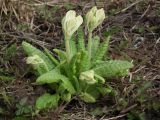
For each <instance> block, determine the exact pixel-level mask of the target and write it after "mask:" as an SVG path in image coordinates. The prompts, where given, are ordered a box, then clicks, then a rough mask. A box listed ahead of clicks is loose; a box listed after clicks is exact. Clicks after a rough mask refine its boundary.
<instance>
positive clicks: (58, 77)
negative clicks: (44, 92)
mask: <svg viewBox="0 0 160 120" xmlns="http://www.w3.org/2000/svg"><path fill="white" fill-rule="evenodd" d="M59 82H61V84H62V85H63V87H64V88H65V89H66V90H68V91H69V92H70V93H71V94H74V93H75V89H74V87H73V85H72V83H71V82H70V80H69V79H68V78H67V77H65V76H64V75H62V74H61V73H60V72H59V70H57V69H54V70H52V71H50V72H47V73H45V74H43V75H41V76H40V77H38V79H37V80H36V83H37V84H38V85H42V84H51V83H59Z"/></svg>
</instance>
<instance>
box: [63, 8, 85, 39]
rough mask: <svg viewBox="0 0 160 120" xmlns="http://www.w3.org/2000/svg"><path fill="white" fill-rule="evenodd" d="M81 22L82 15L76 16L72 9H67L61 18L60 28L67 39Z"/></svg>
mask: <svg viewBox="0 0 160 120" xmlns="http://www.w3.org/2000/svg"><path fill="white" fill-rule="evenodd" d="M82 23H83V18H82V16H80V15H79V16H77V17H76V12H75V11H74V10H70V11H68V12H67V13H66V16H65V17H64V18H63V19H62V28H63V31H64V35H65V37H66V38H67V39H70V38H71V36H72V35H73V33H74V32H75V31H76V30H77V29H78V28H79V26H80V25H81V24H82Z"/></svg>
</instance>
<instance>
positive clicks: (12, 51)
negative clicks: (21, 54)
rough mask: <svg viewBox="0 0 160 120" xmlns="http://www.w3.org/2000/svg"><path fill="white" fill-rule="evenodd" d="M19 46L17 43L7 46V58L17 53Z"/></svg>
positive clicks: (5, 56)
mask: <svg viewBox="0 0 160 120" xmlns="http://www.w3.org/2000/svg"><path fill="white" fill-rule="evenodd" d="M16 52H17V46H16V44H15V43H14V44H12V45H11V46H10V47H8V48H6V53H5V54H4V58H5V60H10V59H11V58H12V57H14V56H15V55H16Z"/></svg>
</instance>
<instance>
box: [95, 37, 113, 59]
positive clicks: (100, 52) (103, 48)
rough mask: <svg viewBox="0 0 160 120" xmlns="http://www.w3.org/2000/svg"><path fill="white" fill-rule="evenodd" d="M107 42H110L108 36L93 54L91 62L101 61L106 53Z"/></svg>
mask: <svg viewBox="0 0 160 120" xmlns="http://www.w3.org/2000/svg"><path fill="white" fill-rule="evenodd" d="M109 40H110V36H108V37H107V39H106V40H105V41H104V42H102V43H101V44H100V47H99V48H98V49H97V51H96V53H95V57H93V61H98V60H102V58H103V57H104V55H105V53H106V51H107V50H108V47H109Z"/></svg>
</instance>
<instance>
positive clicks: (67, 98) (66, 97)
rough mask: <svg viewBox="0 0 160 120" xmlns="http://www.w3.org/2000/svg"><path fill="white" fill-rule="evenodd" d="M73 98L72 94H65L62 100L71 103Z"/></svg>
mask: <svg viewBox="0 0 160 120" xmlns="http://www.w3.org/2000/svg"><path fill="white" fill-rule="evenodd" d="M71 97H72V95H71V94H70V93H63V94H62V95H61V99H62V100H64V101H66V102H70V101H71Z"/></svg>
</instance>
